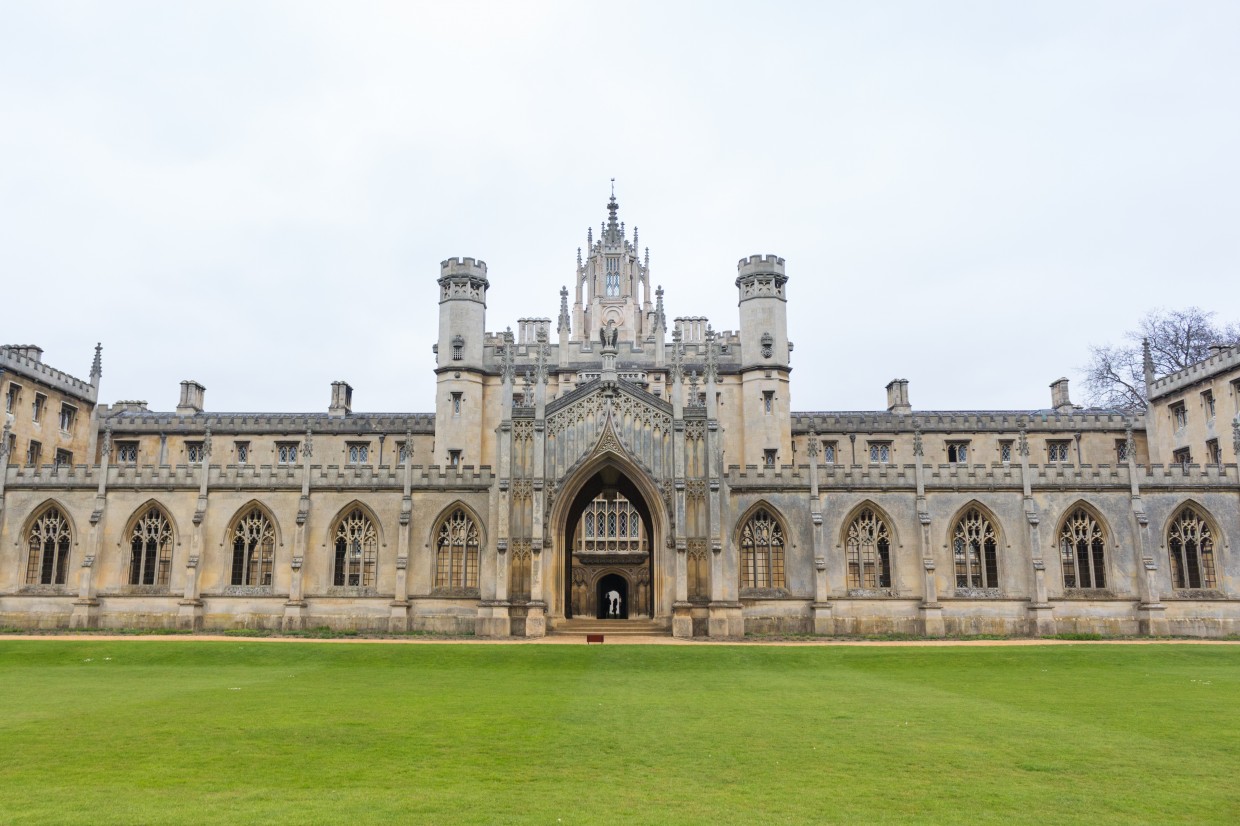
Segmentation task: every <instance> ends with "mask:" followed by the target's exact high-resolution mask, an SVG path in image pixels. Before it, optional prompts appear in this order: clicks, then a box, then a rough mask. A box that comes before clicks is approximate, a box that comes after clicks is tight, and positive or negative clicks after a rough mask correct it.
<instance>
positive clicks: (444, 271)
mask: <svg viewBox="0 0 1240 826" xmlns="http://www.w3.org/2000/svg"><path fill="white" fill-rule="evenodd" d="M439 270H440V277H441V278H442V277H449V276H460V275H464V276H469V277H470V278H481V279H483V280H485V279H486V277H487V262H485V261H482V260H476V259H473V258H449V259H447V260H446V261H440V262H439Z"/></svg>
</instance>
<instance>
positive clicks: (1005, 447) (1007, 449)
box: [999, 439, 1012, 465]
mask: <svg viewBox="0 0 1240 826" xmlns="http://www.w3.org/2000/svg"><path fill="white" fill-rule="evenodd" d="M999 461H1000V462H1003V464H1005V465H1010V464H1011V463H1012V440H1011V439H1004V440H1003V441H1001V442H999Z"/></svg>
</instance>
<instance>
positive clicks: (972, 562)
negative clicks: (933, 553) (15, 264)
mask: <svg viewBox="0 0 1240 826" xmlns="http://www.w3.org/2000/svg"><path fill="white" fill-rule="evenodd" d="M995 540H996V537H995V527H994V525H992V524H991V523H990V520H989V519H988V518H986V516H985V514H983V513H982V512H981V511H980V510H978V509H977V508H969V510H967V511H965V514H964V516H962V517H961V518H960V521H959V522H957V523H956V530H955V532H954V534H953V536H952V553H953V555H954V557H955V561H956V587H957V588H998V587H999V559H998V549H997V545H996V541H995Z"/></svg>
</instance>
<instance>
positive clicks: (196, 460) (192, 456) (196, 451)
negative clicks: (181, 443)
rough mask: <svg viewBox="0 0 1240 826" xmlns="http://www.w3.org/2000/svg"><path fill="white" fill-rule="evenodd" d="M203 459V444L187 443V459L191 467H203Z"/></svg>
mask: <svg viewBox="0 0 1240 826" xmlns="http://www.w3.org/2000/svg"><path fill="white" fill-rule="evenodd" d="M202 457H203V450H202V442H186V443H185V459H186V461H188V462H189V463H190V464H191V465H201V464H202Z"/></svg>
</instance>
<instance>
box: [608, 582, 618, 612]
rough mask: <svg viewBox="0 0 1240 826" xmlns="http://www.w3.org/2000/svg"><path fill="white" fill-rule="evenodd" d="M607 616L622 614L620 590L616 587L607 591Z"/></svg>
mask: <svg viewBox="0 0 1240 826" xmlns="http://www.w3.org/2000/svg"><path fill="white" fill-rule="evenodd" d="M607 605H608V607H607V616H609V617H618V616H620V592H619V591H617V590H616V589H615V588H613V589H611V590H610V591H608V592H607Z"/></svg>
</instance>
